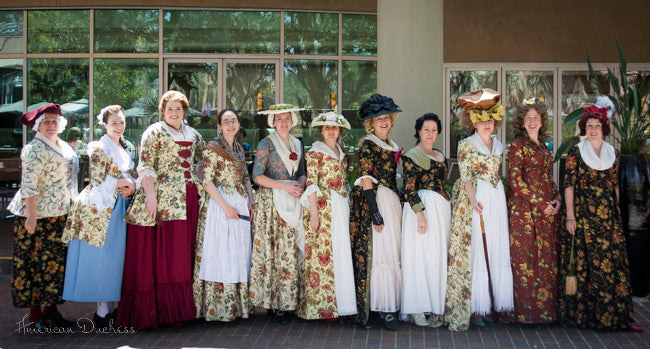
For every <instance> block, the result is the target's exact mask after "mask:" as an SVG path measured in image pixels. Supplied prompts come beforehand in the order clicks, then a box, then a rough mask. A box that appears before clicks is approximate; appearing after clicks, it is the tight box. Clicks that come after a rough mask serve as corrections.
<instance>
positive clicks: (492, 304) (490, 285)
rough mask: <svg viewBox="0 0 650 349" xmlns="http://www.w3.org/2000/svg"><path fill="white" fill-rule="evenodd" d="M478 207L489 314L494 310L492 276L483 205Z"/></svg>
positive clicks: (479, 204)
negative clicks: (488, 293) (488, 297)
mask: <svg viewBox="0 0 650 349" xmlns="http://www.w3.org/2000/svg"><path fill="white" fill-rule="evenodd" d="M478 207H479V208H480V209H481V213H479V216H480V218H481V235H482V237H483V254H484V256H485V266H486V267H487V273H488V289H489V290H490V312H492V310H493V309H494V296H493V295H492V276H491V275H490V261H489V259H488V251H487V239H486V238H485V222H483V205H482V204H481V203H480V202H479V203H478Z"/></svg>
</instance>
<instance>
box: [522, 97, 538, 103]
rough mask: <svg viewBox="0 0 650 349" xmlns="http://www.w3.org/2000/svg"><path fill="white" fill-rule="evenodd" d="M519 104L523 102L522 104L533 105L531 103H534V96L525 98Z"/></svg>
mask: <svg viewBox="0 0 650 349" xmlns="http://www.w3.org/2000/svg"><path fill="white" fill-rule="evenodd" d="M521 104H523V105H533V104H535V97H530V98H526V99H524V100H523V101H521Z"/></svg>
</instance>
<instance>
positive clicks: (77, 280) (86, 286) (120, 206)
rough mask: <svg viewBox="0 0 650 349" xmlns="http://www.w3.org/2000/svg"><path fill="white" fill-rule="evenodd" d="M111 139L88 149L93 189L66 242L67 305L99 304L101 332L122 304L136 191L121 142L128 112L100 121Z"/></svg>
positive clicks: (78, 201)
mask: <svg viewBox="0 0 650 349" xmlns="http://www.w3.org/2000/svg"><path fill="white" fill-rule="evenodd" d="M97 123H98V124H99V125H101V126H102V127H103V128H104V129H105V130H106V134H105V135H103V136H102V138H100V139H99V140H98V141H95V142H90V143H89V144H88V156H89V158H90V166H91V168H90V170H91V171H90V175H91V176H90V184H88V186H87V187H86V188H85V189H84V190H83V191H82V192H81V193H80V194H79V195H78V196H77V197H76V198H75V200H74V201H73V204H72V209H71V213H70V215H69V216H68V220H67V222H66V226H65V230H64V232H63V242H66V243H68V242H69V247H68V258H67V261H66V267H65V287H64V289H63V299H65V300H71V301H76V302H97V311H96V312H95V314H94V316H93V321H94V322H95V326H97V328H102V327H106V326H108V325H109V321H110V320H112V319H113V317H114V315H115V314H113V312H114V310H115V308H114V304H113V302H117V301H119V300H120V291H121V290H122V273H123V271H124V251H125V249H126V223H125V222H124V214H125V213H126V208H127V207H129V204H130V202H131V201H130V198H131V195H132V194H133V192H134V191H135V179H134V178H133V176H134V175H135V171H134V168H133V167H134V164H133V160H132V158H131V151H130V150H129V149H128V147H127V143H126V142H125V140H124V138H123V137H122V135H123V133H124V129H125V126H126V122H125V118H124V109H122V107H120V106H119V105H111V106H108V107H106V108H104V109H102V110H101V112H100V113H99V115H97Z"/></svg>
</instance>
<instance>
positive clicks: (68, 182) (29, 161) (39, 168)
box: [8, 133, 77, 218]
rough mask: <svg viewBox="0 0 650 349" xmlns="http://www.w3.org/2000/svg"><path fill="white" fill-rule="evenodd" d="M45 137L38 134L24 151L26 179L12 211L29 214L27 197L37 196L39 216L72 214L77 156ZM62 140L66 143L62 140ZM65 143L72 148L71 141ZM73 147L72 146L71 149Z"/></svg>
mask: <svg viewBox="0 0 650 349" xmlns="http://www.w3.org/2000/svg"><path fill="white" fill-rule="evenodd" d="M44 139H45V136H43V135H41V134H40V133H36V136H35V137H34V139H33V140H32V141H31V142H30V143H29V144H27V145H25V147H24V148H23V150H22V151H21V153H20V161H21V164H22V168H23V170H22V179H21V181H20V189H19V190H18V192H17V193H16V196H14V198H13V200H12V201H11V203H10V204H9V207H8V210H9V211H10V212H11V213H13V214H15V215H16V216H21V217H25V216H26V215H27V212H26V210H27V208H26V207H25V200H24V198H28V197H32V196H34V195H36V217H37V218H43V217H58V216H64V215H67V214H68V211H69V209H70V201H71V200H72V197H73V195H75V194H76V193H77V189H75V190H74V192H73V191H72V190H71V187H72V176H73V175H74V176H76V174H75V173H74V166H76V161H77V158H76V156H74V157H73V158H70V159H66V158H64V157H63V156H62V155H61V154H60V153H58V152H56V151H55V150H54V149H52V148H51V147H50V145H48V144H46V142H45V141H44ZM59 142H61V143H65V142H64V141H62V140H60V139H59ZM65 146H66V147H68V148H70V147H69V146H68V145H67V143H65ZM70 149H72V148H70Z"/></svg>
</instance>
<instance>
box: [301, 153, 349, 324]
mask: <svg viewBox="0 0 650 349" xmlns="http://www.w3.org/2000/svg"><path fill="white" fill-rule="evenodd" d="M338 149H339V153H340V157H339V158H336V154H335V153H334V152H333V151H331V150H330V149H329V147H327V145H325V144H324V143H322V142H315V143H314V145H312V148H311V150H310V151H309V152H307V154H306V155H305V160H306V162H307V183H306V186H307V188H306V190H305V192H304V194H303V198H302V202H303V205H304V206H307V207H306V208H305V209H304V212H303V215H304V225H305V229H306V236H305V260H304V261H303V262H302V264H301V268H300V280H301V282H300V297H299V306H298V311H297V314H298V316H300V317H302V318H304V319H310V320H311V319H333V318H336V317H338V316H341V315H351V314H354V313H356V303H355V291H354V276H353V274H352V255H351V252H350V235H349V217H350V206H349V194H348V186H347V181H346V178H347V167H348V158H347V156H345V153H344V151H343V149H342V148H341V147H340V146H339V147H338ZM312 193H316V194H317V205H318V220H319V226H318V230H316V231H314V230H313V229H312V228H311V226H310V224H309V222H310V220H311V211H310V209H309V207H308V206H309V196H310V195H311V194H312ZM335 200H336V201H335ZM335 205H336V209H335V208H334V207H335ZM333 214H336V216H333Z"/></svg>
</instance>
